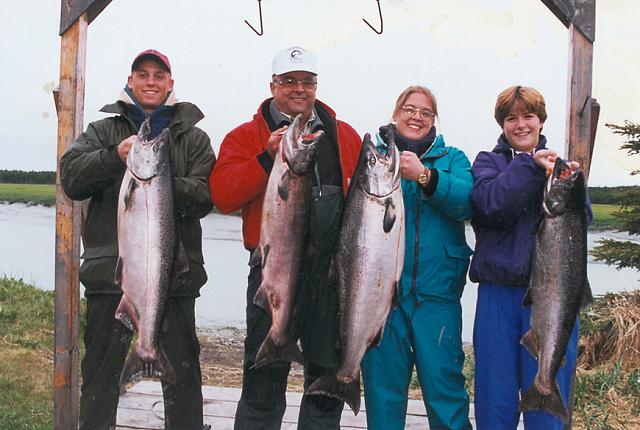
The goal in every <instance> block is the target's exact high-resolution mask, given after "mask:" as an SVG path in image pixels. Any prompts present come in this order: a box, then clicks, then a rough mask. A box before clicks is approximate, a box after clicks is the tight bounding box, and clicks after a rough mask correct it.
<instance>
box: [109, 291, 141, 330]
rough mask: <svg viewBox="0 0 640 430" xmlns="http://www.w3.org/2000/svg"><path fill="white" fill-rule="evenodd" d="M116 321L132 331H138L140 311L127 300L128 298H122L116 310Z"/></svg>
mask: <svg viewBox="0 0 640 430" xmlns="http://www.w3.org/2000/svg"><path fill="white" fill-rule="evenodd" d="M115 316H116V319H117V320H119V321H120V322H121V323H122V324H123V325H124V326H125V327H126V328H128V329H129V330H131V331H137V330H138V319H139V317H140V316H139V315H138V311H137V310H136V308H135V306H133V304H131V302H130V301H129V300H128V299H127V296H122V298H121V299H120V303H118V308H117V309H116V315H115Z"/></svg>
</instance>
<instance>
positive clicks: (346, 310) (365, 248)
mask: <svg viewBox="0 0 640 430" xmlns="http://www.w3.org/2000/svg"><path fill="white" fill-rule="evenodd" d="M386 140H387V141H388V142H389V146H388V149H387V152H386V154H383V153H381V152H379V151H378V150H377V149H376V147H375V145H374V144H373V142H372V141H371V136H370V135H369V134H366V135H365V136H364V141H363V144H362V149H361V152H360V157H359V158H358V165H357V167H356V171H355V174H354V176H353V179H352V181H351V184H350V186H349V192H348V194H347V200H346V202H345V208H344V214H343V218H342V223H341V227H340V237H339V239H338V251H337V255H336V258H335V263H336V264H335V267H336V271H337V276H338V292H339V293H338V294H339V297H340V312H339V314H338V315H339V327H340V328H339V335H340V343H341V355H342V356H341V361H340V364H339V366H338V368H337V370H336V373H335V374H332V375H327V376H323V377H321V378H319V379H318V380H317V381H315V382H314V383H313V384H311V386H310V387H309V389H308V390H307V393H306V395H308V396H309V395H317V394H323V395H327V396H330V397H334V398H337V399H341V400H344V401H345V402H347V404H348V405H349V406H350V407H351V409H352V410H353V412H354V413H355V414H356V415H357V414H358V412H359V411H360V361H362V357H363V356H364V354H365V352H366V351H367V348H369V347H370V346H375V345H378V344H379V343H380V341H381V340H382V333H383V331H384V326H385V322H386V319H387V315H388V313H389V308H390V306H391V302H392V300H393V295H394V294H395V291H396V286H397V284H398V282H399V281H400V275H401V273H402V266H403V262H404V244H405V236H404V203H403V200H402V188H401V186H400V156H399V152H398V149H397V147H396V146H395V142H394V140H393V133H391V132H389V133H388V134H387V136H386ZM390 365H393V363H390Z"/></svg>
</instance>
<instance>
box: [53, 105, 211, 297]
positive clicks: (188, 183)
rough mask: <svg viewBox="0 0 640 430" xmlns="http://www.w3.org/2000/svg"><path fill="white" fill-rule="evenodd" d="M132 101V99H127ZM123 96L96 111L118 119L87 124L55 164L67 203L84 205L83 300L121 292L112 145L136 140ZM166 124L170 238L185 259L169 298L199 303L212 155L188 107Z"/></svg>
mask: <svg viewBox="0 0 640 430" xmlns="http://www.w3.org/2000/svg"><path fill="white" fill-rule="evenodd" d="M129 101H130V99H129ZM127 102H128V100H127V96H126V95H125V94H124V93H123V98H122V99H121V100H118V101H117V102H116V103H114V104H110V105H106V106H104V107H103V108H102V109H101V112H105V113H112V114H116V116H112V117H109V118H105V119H102V120H99V121H95V122H92V123H91V124H89V127H88V128H87V131H85V132H84V133H82V135H80V137H78V139H77V140H76V141H75V143H74V144H73V145H71V147H69V148H68V149H67V151H66V152H65V153H64V155H63V156H62V158H61V160H60V181H61V184H62V188H63V189H64V192H65V193H66V194H67V196H69V198H71V199H73V200H85V199H89V201H88V207H87V208H86V214H85V215H86V218H85V222H84V223H83V226H82V242H83V246H84V253H83V254H82V257H81V258H82V259H83V263H82V265H81V267H80V281H81V282H82V284H83V285H84V287H85V295H91V294H119V293H120V292H121V291H120V286H119V285H117V284H116V283H115V267H116V262H117V257H118V234H117V218H118V196H119V193H120V184H121V183H122V178H123V177H124V173H125V165H124V163H122V161H121V160H120V157H119V155H118V150H117V146H118V144H119V143H120V142H122V141H123V140H124V139H126V138H128V137H129V136H131V135H134V134H137V133H138V130H137V128H136V126H135V125H134V123H133V122H132V121H131V119H129V118H128V117H127ZM166 104H168V105H169V104H171V105H172V106H173V107H174V114H173V117H172V119H171V121H170V122H169V126H168V128H169V130H170V132H171V143H170V144H171V172H172V176H173V194H174V206H175V215H176V237H177V238H178V240H179V241H181V244H178V246H183V247H184V250H185V252H186V256H187V259H188V261H189V270H188V271H187V272H186V273H181V274H180V275H177V276H174V279H173V281H172V283H171V287H170V289H169V295H170V296H181V297H197V296H198V295H199V290H200V287H201V286H202V285H204V284H205V282H206V281H207V275H206V273H205V271H204V267H203V265H204V259H203V256H202V227H201V225H200V218H203V217H204V216H205V215H207V214H208V213H209V211H210V210H211V209H212V203H211V197H210V194H209V185H208V181H209V175H210V174H211V170H212V169H213V165H214V164H215V155H214V153H213V148H212V147H211V142H210V139H209V137H208V136H207V134H206V133H205V132H204V131H202V130H201V129H199V128H197V127H195V124H196V123H197V122H198V121H200V120H201V119H202V118H204V115H203V114H202V112H201V111H200V109H198V107H196V106H195V105H193V104H191V103H185V102H182V103H177V102H174V101H172V97H170V98H169V100H168V101H167V103H166Z"/></svg>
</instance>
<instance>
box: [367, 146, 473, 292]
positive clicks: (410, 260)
mask: <svg viewBox="0 0 640 430" xmlns="http://www.w3.org/2000/svg"><path fill="white" fill-rule="evenodd" d="M376 143H377V146H378V147H379V148H384V147H386V143H384V142H383V140H382V138H381V137H380V135H376ZM420 160H421V161H422V163H423V164H424V165H425V167H428V168H430V169H437V170H438V185H437V187H436V190H435V192H434V193H433V195H431V196H429V197H427V196H426V195H425V194H424V192H423V190H422V188H420V186H419V185H418V184H417V183H416V182H414V181H408V180H406V179H402V193H403V196H404V207H405V225H406V245H405V256H404V268H403V271H402V277H401V286H400V289H399V291H398V294H399V297H398V298H399V299H400V300H401V299H402V298H403V297H405V296H406V295H407V294H409V293H410V292H414V293H415V296H416V298H417V300H418V301H420V302H422V301H425V300H433V301H440V302H452V301H457V300H459V299H460V296H461V295H462V290H463V288H464V285H465V283H466V274H467V269H468V267H469V257H470V256H471V254H472V253H473V252H472V250H471V248H469V246H468V245H467V242H466V239H465V234H464V221H465V220H467V219H469V218H470V217H471V214H472V207H471V199H470V197H469V193H470V192H471V188H472V186H473V176H472V175H471V163H470V162H469V159H468V158H467V156H466V155H465V154H464V152H462V151H461V150H459V149H457V148H454V147H446V146H445V144H444V138H443V137H442V135H438V136H437V137H436V139H435V141H434V142H433V145H432V146H431V148H430V149H429V150H428V151H427V152H426V153H425V154H423V155H422V157H420Z"/></svg>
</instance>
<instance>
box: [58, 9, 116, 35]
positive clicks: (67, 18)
mask: <svg viewBox="0 0 640 430" xmlns="http://www.w3.org/2000/svg"><path fill="white" fill-rule="evenodd" d="M109 3H111V0H61V5H60V32H59V34H60V36H62V35H63V34H64V33H65V32H66V31H67V30H68V29H69V27H71V26H72V25H73V24H74V23H75V22H76V21H77V20H78V18H79V17H80V16H81V15H85V16H86V19H87V24H91V22H92V21H93V20H94V19H96V18H97V17H98V15H100V12H102V11H103V10H104V8H106V7H107V6H109Z"/></svg>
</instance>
